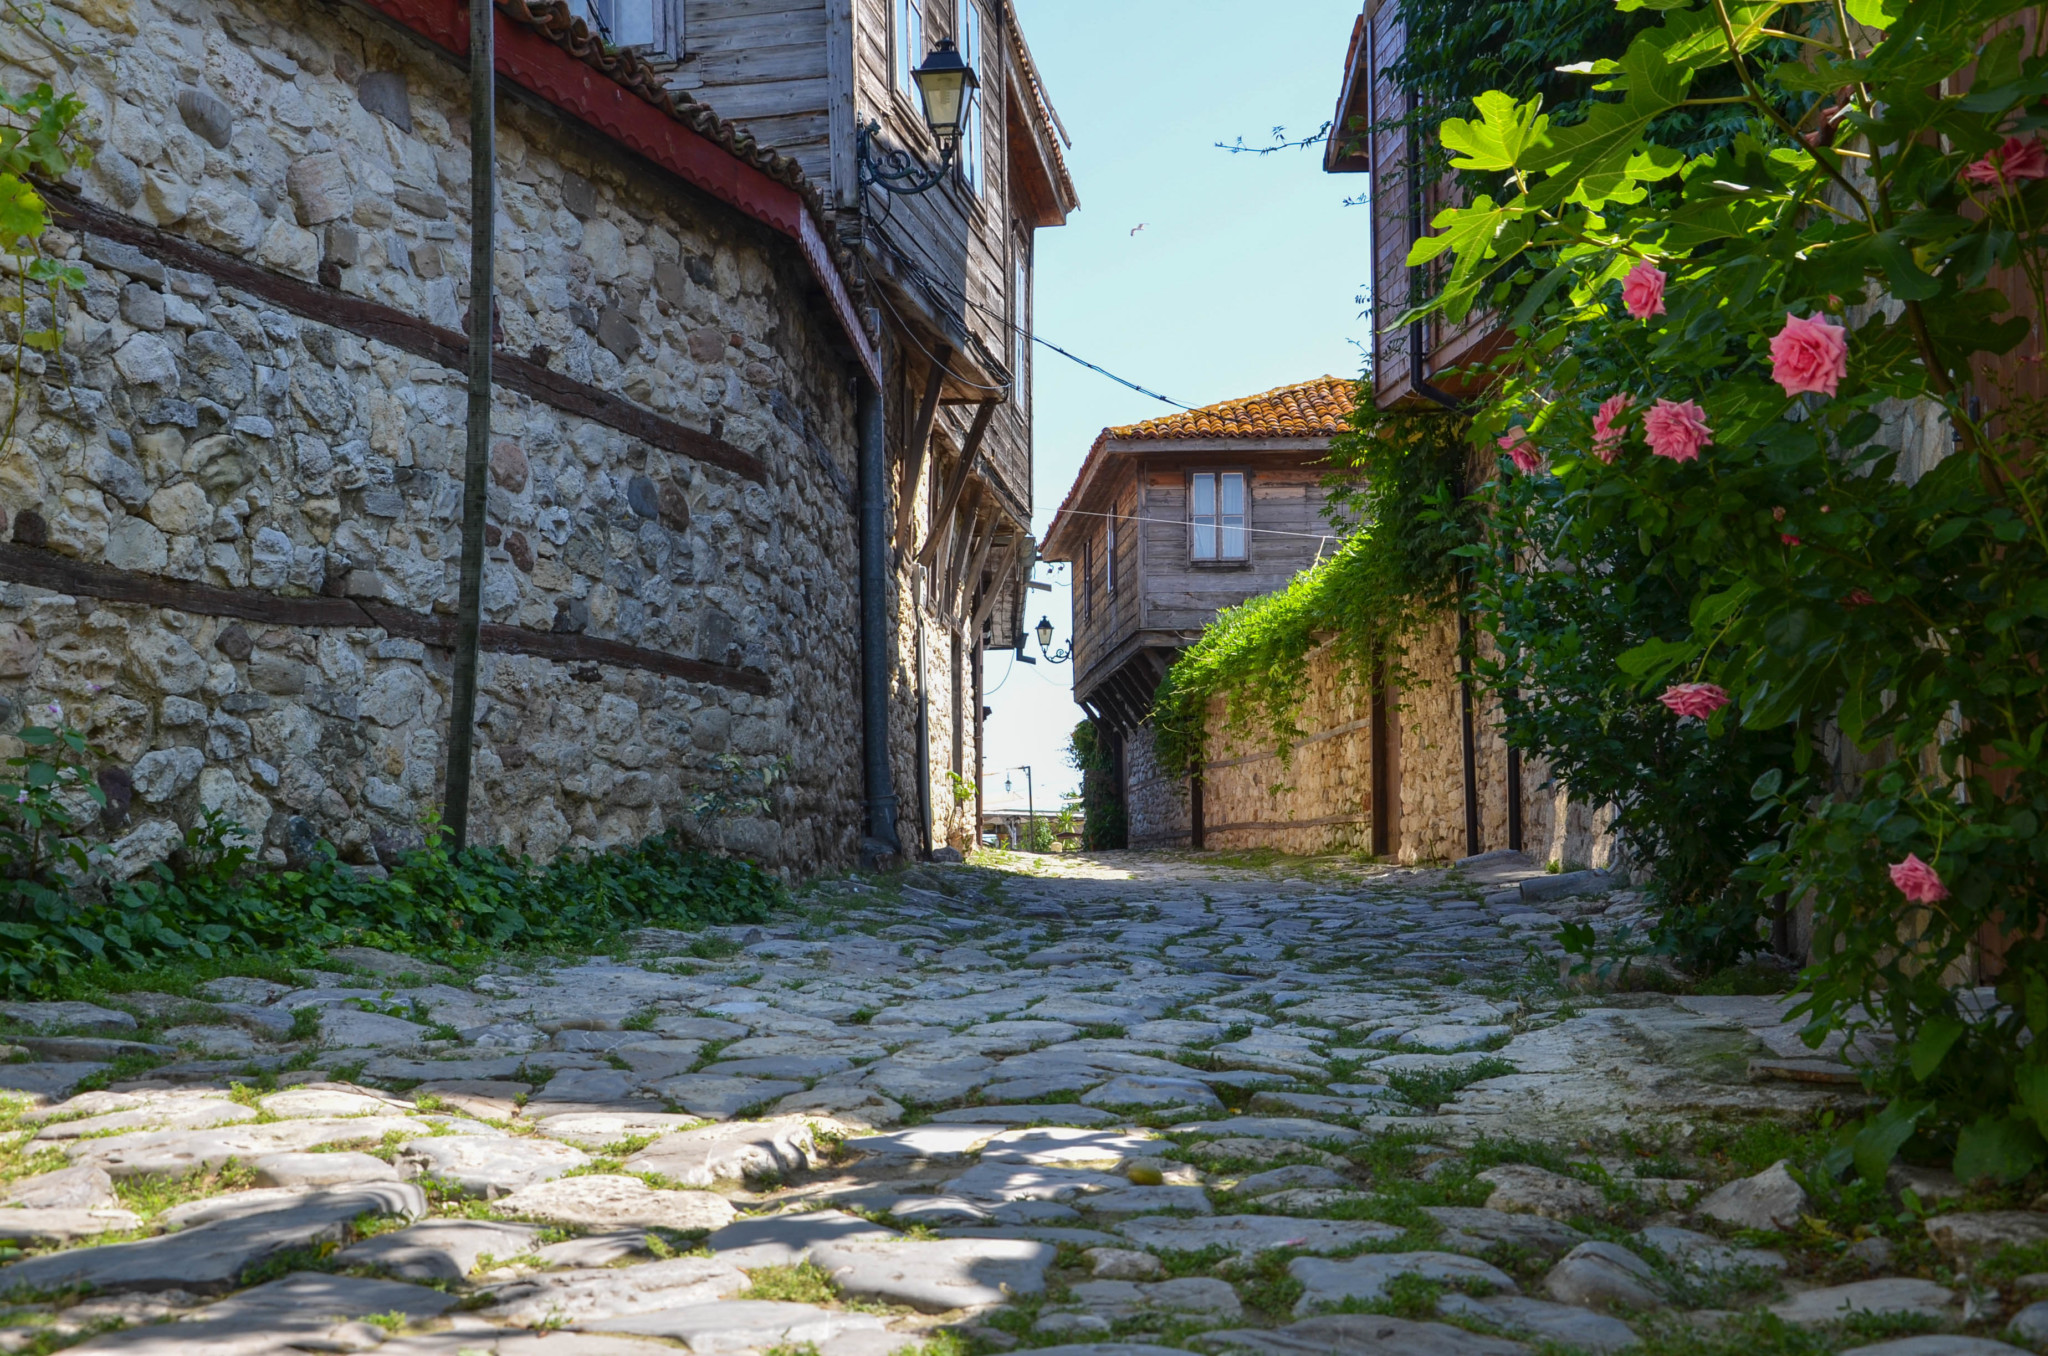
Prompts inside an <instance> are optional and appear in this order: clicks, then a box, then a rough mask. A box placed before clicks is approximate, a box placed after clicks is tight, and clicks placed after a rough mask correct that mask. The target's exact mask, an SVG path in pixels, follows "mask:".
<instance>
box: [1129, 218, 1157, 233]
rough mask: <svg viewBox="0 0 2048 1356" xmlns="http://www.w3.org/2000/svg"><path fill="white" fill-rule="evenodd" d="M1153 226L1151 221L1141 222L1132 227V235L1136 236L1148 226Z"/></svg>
mask: <svg viewBox="0 0 2048 1356" xmlns="http://www.w3.org/2000/svg"><path fill="white" fill-rule="evenodd" d="M1151 224H1152V223H1151V222H1149V221H1141V222H1139V223H1138V224H1137V225H1135V226H1133V227H1131V234H1132V235H1136V234H1137V233H1138V232H1140V231H1142V230H1144V229H1145V228H1146V227H1147V226H1150V225H1151Z"/></svg>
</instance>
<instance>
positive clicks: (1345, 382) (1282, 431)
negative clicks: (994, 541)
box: [1045, 377, 1358, 560]
mask: <svg viewBox="0 0 2048 1356" xmlns="http://www.w3.org/2000/svg"><path fill="white" fill-rule="evenodd" d="M1357 395H1358V383H1357V382H1356V381H1353V380H1351V379H1350V378H1348V377H1317V378H1315V379H1314V380H1312V381H1301V382H1296V383H1295V384H1294V385H1292V386H1276V387H1274V388H1273V389H1272V390H1270V391H1261V392H1260V393H1259V394H1257V395H1253V396H1242V397H1240V398H1239V399H1236V400H1224V401H1220V402H1218V403H1217V404H1214V405H1204V406H1202V407H1201V408H1200V409H1194V410H1182V411H1181V412H1180V413H1179V414H1168V415H1163V416H1161V417H1160V418H1158V419H1147V420H1145V421H1144V422H1143V423H1141V424H1121V425H1117V426H1115V427H1112V428H1106V429H1104V430H1102V433H1101V435H1100V436H1099V437H1097V438H1096V440H1095V445H1094V446H1093V447H1091V448H1089V449H1088V456H1087V458H1086V460H1084V461H1083V462H1082V463H1081V470H1080V472H1079V473H1078V474H1076V475H1075V477H1074V483H1073V484H1072V485H1071V486H1069V487H1068V488H1067V497H1066V498H1065V499H1064V500H1063V501H1062V502H1061V504H1060V507H1059V512H1057V513H1055V514H1054V515H1053V519H1052V522H1051V523H1050V524H1049V525H1048V526H1047V528H1046V533H1045V540H1046V543H1047V544H1048V546H1051V545H1053V544H1054V539H1055V538H1057V537H1058V536H1059V535H1060V534H1061V532H1062V531H1063V530H1064V529H1065V526H1066V524H1067V522H1068V521H1069V518H1070V514H1071V511H1072V510H1073V509H1074V508H1075V507H1076V506H1077V505H1078V504H1079V502H1080V498H1081V495H1082V494H1083V492H1084V487H1085V486H1086V485H1087V484H1088V481H1089V480H1090V479H1091V477H1092V474H1093V472H1094V471H1095V470H1096V468H1097V466H1098V465H1100V463H1101V460H1102V456H1103V448H1104V446H1105V445H1107V444H1108V443H1110V442H1111V441H1116V442H1178V441H1189V442H1196V441H1200V440H1203V439H1213V440H1215V441H1217V442H1230V441H1232V440H1234V439H1246V440H1252V439H1266V438H1334V437H1336V436H1337V435H1338V434H1339V433H1342V432H1343V431H1344V430H1345V428H1346V427H1348V425H1347V424H1346V422H1345V421H1346V420H1347V419H1348V418H1349V416H1350V414H1351V410H1352V406H1353V405H1354V403H1355V402H1356V400H1357ZM1047 558H1048V559H1055V560H1056V559H1061V558H1062V557H1059V556H1049V557H1047Z"/></svg>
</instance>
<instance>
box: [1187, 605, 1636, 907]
mask: <svg viewBox="0 0 2048 1356" xmlns="http://www.w3.org/2000/svg"><path fill="white" fill-rule="evenodd" d="M1406 667H1407V669H1408V676H1407V679H1406V681H1404V682H1403V683H1401V684H1400V685H1399V686H1398V687H1397V688H1395V689H1394V690H1393V691H1392V692H1391V693H1390V702H1391V705H1392V708H1393V727H1392V730H1391V735H1390V739H1389V744H1390V746H1391V747H1390V754H1391V757H1390V760H1389V761H1390V763H1391V767H1390V769H1389V771H1390V776H1389V781H1390V782H1391V785H1392V789H1393V799H1394V801H1395V804H1394V805H1392V806H1390V807H1388V809H1389V812H1390V813H1391V815H1392V823H1391V824H1390V826H1389V830H1390V831H1389V839H1390V841H1391V843H1392V848H1393V856H1394V857H1395V859H1396V860H1398V861H1402V862H1421V861H1443V860H1450V859H1455V858H1458V857H1462V856H1464V855H1466V853H1467V851H1468V849H1469V845H1468V842H1467V839H1466V831H1465V773H1464V743H1463V738H1464V735H1463V723H1464V716H1463V709H1462V704H1461V700H1460V694H1461V691H1462V689H1461V685H1460V683H1459V677H1458V627H1457V621H1456V618H1455V617H1453V616H1450V615H1448V614H1446V615H1444V616H1443V617H1441V618H1439V619H1438V620H1436V621H1435V622H1433V623H1431V624H1430V625H1428V626H1425V627H1424V628H1422V629H1421V630H1420V631H1419V632H1418V633H1417V634H1415V635H1413V636H1411V637H1409V640H1408V655H1407V659H1406ZM1226 700H1227V699H1226V698H1225V697H1222V696H1218V697H1217V698H1215V699H1214V700H1213V701H1212V702H1211V703H1210V707H1209V732H1210V738H1209V744H1210V749H1209V751H1210V752H1211V753H1212V754H1214V755H1216V756H1215V757H1213V758H1212V759H1211V760H1210V761H1209V762H1207V763H1206V764H1205V765H1204V768H1203V805H1202V808H1203V816H1202V818H1203V826H1204V842H1205V845H1206V846H1207V847H1209V848H1212V849H1244V848H1260V847H1265V848H1275V849H1278V850H1280V851H1282V852H1288V853H1294V854H1301V855H1312V854H1318V853H1338V852H1367V851H1370V850H1371V844H1372V816H1373V813H1374V806H1373V800H1372V787H1373V776H1372V719H1371V702H1370V698H1369V694H1368V692H1367V691H1366V688H1365V685H1364V684H1363V683H1362V682H1361V681H1360V680H1359V676H1358V675H1357V674H1355V673H1351V672H1348V671H1347V670H1346V669H1345V667H1344V666H1342V665H1340V664H1339V663H1338V662H1337V661H1336V660H1335V659H1334V658H1333V657H1332V655H1331V652H1330V650H1329V649H1328V648H1327V647H1325V648H1324V649H1321V650H1318V651H1316V652H1315V653H1314V654H1312V655H1311V656H1310V657H1309V664H1308V687H1307V692H1306V694H1305V696H1304V698H1303V701H1302V705H1301V709H1300V710H1299V712H1298V713H1297V714H1296V716H1295V728H1296V730H1298V731H1299V737H1298V738H1296V739H1294V740H1292V741H1290V742H1289V745H1288V756H1287V757H1285V758H1283V757H1282V756H1281V750H1280V748H1279V747H1278V746H1277V745H1276V744H1275V743H1274V741H1273V737H1272V735H1271V733H1270V731H1269V730H1267V729H1264V728H1261V727H1259V726H1257V725H1254V726H1253V727H1252V728H1250V729H1243V730H1233V729H1231V728H1230V726H1229V724H1228V721H1227V720H1226V714H1227V708H1226ZM1473 717H1474V727H1475V736H1476V738H1475V741H1474V745H1475V747H1474V773H1475V777H1474V780H1475V783H1476V785H1477V788H1478V804H1479V838H1480V841H1479V845H1478V849H1477V850H1479V851H1489V850H1492V849H1494V848H1504V847H1507V846H1509V845H1510V833H1509V814H1508V808H1509V779H1508V771H1507V768H1508V760H1507V746H1506V743H1505V741H1504V740H1503V738H1502V736H1501V731H1500V724H1499V719H1498V706H1497V704H1496V703H1494V702H1492V701H1490V700H1481V701H1480V702H1479V703H1478V704H1477V706H1476V707H1475V709H1474V713H1473ZM1520 799H1521V815H1522V847H1523V849H1524V850H1525V851H1527V852H1529V853H1530V854H1531V855H1532V856H1534V857H1536V858H1537V859H1538V860H1540V861H1559V862H1564V863H1569V864H1571V865H1574V866H1580V865H1587V866H1600V867H1606V866H1610V865H1615V864H1617V848H1616V845H1615V842H1614V839H1613V835H1612V834H1611V833H1609V832H1607V828H1608V824H1609V822H1610V820H1611V816H1610V815H1608V814H1606V813H1605V812H1598V813H1596V812H1595V811H1593V810H1592V809H1590V808H1589V807H1586V806H1583V805H1579V804H1577V803H1575V802H1572V801H1571V800H1570V797H1569V795H1568V794H1567V792H1566V791H1565V790H1564V788H1562V787H1561V786H1559V785H1557V784H1556V783H1554V782H1553V781H1552V780H1551V778H1550V776H1549V773H1548V770H1547V769H1546V768H1545V767H1544V766H1543V764H1542V763H1541V762H1540V761H1534V762H1528V763H1525V764H1524V766H1523V768H1522V774H1521V797H1520Z"/></svg>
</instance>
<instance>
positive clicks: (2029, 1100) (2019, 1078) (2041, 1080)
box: [2013, 1064, 2048, 1133]
mask: <svg viewBox="0 0 2048 1356" xmlns="http://www.w3.org/2000/svg"><path fill="white" fill-rule="evenodd" d="M2013 1093H2014V1099H2015V1100H2016V1101H2017V1102H2018V1103H2019V1105H2020V1107H2021V1109H2022V1110H2024V1111H2025V1112H2026V1113H2027V1114H2028V1115H2029V1116H2032V1117H2033V1118H2034V1128H2035V1129H2037V1130H2041V1131H2043V1132H2044V1133H2048V1064H2028V1065H2026V1066H2024V1067H2022V1068H2021V1069H2020V1070H2019V1071H2018V1072H2016V1073H2015V1074H2014V1075H2013Z"/></svg>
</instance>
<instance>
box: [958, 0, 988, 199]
mask: <svg viewBox="0 0 2048 1356" xmlns="http://www.w3.org/2000/svg"><path fill="white" fill-rule="evenodd" d="M960 59H961V60H962V61H964V62H966V63H967V69H968V70H970V71H973V72H974V77H975V79H977V80H981V81H982V92H983V95H984V97H982V98H978V99H975V100H974V101H973V102H972V103H970V104H969V105H968V107H967V125H966V126H965V127H963V128H962V129H961V130H960V176H961V177H962V178H963V179H965V180H967V186H968V187H969V188H971V189H973V190H974V191H975V193H976V194H977V195H979V194H980V192H981V184H982V177H983V173H984V168H983V160H984V158H985V154H984V147H983V145H982V139H981V122H982V119H981V114H982V109H983V107H984V106H985V105H986V104H987V102H988V100H987V98H986V97H985V96H986V93H987V89H988V82H987V81H986V80H985V79H984V78H983V76H982V72H981V7H980V6H979V5H977V4H976V3H975V0H960Z"/></svg>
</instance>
